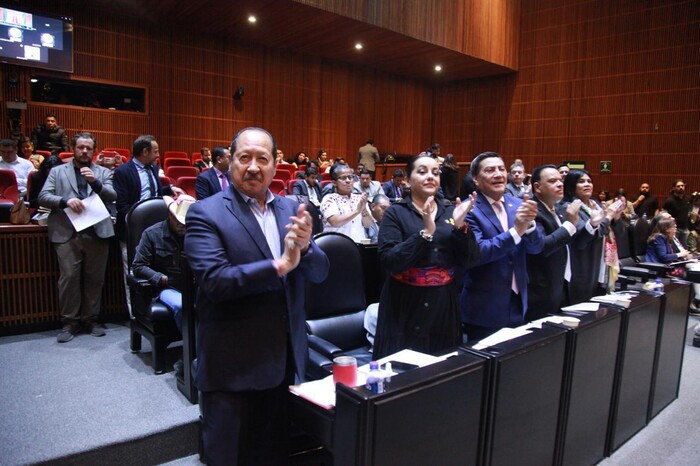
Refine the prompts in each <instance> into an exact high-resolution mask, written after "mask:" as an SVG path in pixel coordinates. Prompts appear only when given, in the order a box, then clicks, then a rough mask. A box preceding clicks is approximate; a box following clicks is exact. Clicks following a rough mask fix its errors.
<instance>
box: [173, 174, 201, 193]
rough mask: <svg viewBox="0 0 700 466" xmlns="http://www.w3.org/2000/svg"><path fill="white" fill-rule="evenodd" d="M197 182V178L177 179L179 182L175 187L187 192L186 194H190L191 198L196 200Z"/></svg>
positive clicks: (183, 177) (182, 177) (185, 177)
mask: <svg viewBox="0 0 700 466" xmlns="http://www.w3.org/2000/svg"><path fill="white" fill-rule="evenodd" d="M196 182H197V177H196V176H181V177H180V178H178V179H177V182H175V185H176V186H177V187H178V188H180V189H182V190H183V191H185V194H189V195H190V196H192V197H194V198H196V197H197V193H196V191H195V190H194V185H195V183H196Z"/></svg>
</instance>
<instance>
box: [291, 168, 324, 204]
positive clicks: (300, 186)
mask: <svg viewBox="0 0 700 466" xmlns="http://www.w3.org/2000/svg"><path fill="white" fill-rule="evenodd" d="M317 178H318V172H317V171H316V169H314V168H307V169H306V170H304V179H303V180H298V181H295V182H294V186H293V187H292V194H297V195H301V196H306V197H308V198H309V202H311V203H312V204H313V205H315V206H320V205H321V187H320V186H319V185H318V179H317Z"/></svg>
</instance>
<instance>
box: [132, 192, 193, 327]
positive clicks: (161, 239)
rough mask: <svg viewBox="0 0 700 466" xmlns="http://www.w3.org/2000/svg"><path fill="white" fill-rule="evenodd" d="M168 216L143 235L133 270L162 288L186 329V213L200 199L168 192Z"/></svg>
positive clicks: (160, 295)
mask: <svg viewBox="0 0 700 466" xmlns="http://www.w3.org/2000/svg"><path fill="white" fill-rule="evenodd" d="M163 201H165V204H166V205H167V206H168V218H167V220H163V221H162V222H158V223H156V224H154V225H151V226H150V227H148V228H147V229H146V230H145V231H144V232H143V236H141V241H139V244H138V246H136V254H135V255H134V262H133V263H132V265H131V271H132V272H133V274H134V276H135V277H136V278H142V279H145V280H148V283H149V284H150V285H151V286H153V287H155V288H157V289H159V290H162V291H161V292H160V293H158V300H159V301H160V302H162V303H163V304H165V306H166V307H167V308H168V309H169V310H170V312H171V313H172V315H173V318H174V319H175V325H176V326H177V328H178V330H180V331H182V294H181V292H182V287H183V283H182V267H181V265H180V256H181V253H182V249H183V246H184V244H183V242H184V239H185V215H186V214H187V210H188V209H189V207H190V206H191V205H192V204H194V203H195V202H197V200H196V199H195V198H193V197H192V196H188V195H187V194H181V195H179V196H178V197H177V200H176V199H173V198H172V197H169V196H164V197H163Z"/></svg>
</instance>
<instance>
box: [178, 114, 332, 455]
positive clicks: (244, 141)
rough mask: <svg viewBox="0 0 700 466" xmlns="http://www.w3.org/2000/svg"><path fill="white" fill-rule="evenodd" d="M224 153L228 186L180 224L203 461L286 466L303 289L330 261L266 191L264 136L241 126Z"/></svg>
mask: <svg viewBox="0 0 700 466" xmlns="http://www.w3.org/2000/svg"><path fill="white" fill-rule="evenodd" d="M231 152H232V157H231V170H230V172H231V179H232V181H233V182H232V185H231V187H230V188H229V189H228V190H227V191H224V192H220V193H217V194H215V195H214V196H211V197H208V198H207V199H205V200H203V201H199V202H197V203H196V204H195V205H193V206H192V207H190V209H189V211H188V213H187V219H186V220H187V232H186V234H185V235H186V236H185V251H186V253H187V256H188V257H189V261H190V266H191V268H192V271H193V273H194V276H195V278H196V280H197V283H198V285H199V292H198V294H197V315H198V326H197V359H198V367H197V374H196V376H195V383H196V385H197V388H198V389H199V391H200V392H201V397H200V407H201V409H202V415H203V424H202V434H203V442H204V455H205V458H206V460H207V462H208V464H287V460H288V457H287V441H288V424H289V418H288V414H287V396H288V385H289V384H291V383H294V375H295V373H296V375H297V376H298V377H302V376H303V374H304V371H305V363H306V359H307V357H308V353H307V352H308V348H307V340H306V330H305V316H304V309H303V302H304V282H305V281H306V280H309V281H311V282H314V283H319V282H321V281H323V280H324V279H325V278H326V276H327V273H328V267H329V263H328V258H327V257H326V255H325V254H324V253H323V251H321V250H320V249H319V248H318V247H317V246H316V244H315V243H314V242H313V241H312V239H311V231H312V228H311V217H310V215H309V214H308V213H307V212H306V210H305V208H304V206H303V205H299V204H297V203H296V202H295V201H293V200H292V199H290V198H285V197H280V196H276V195H273V194H272V193H271V192H270V191H269V189H268V188H269V186H270V183H271V181H272V178H273V177H274V173H275V155H274V154H275V153H276V147H275V142H274V139H273V138H272V136H271V135H270V133H268V132H267V131H265V130H263V129H260V128H246V129H243V130H241V131H240V132H239V133H238V134H237V135H236V136H235V137H234V139H233V141H232V142H231Z"/></svg>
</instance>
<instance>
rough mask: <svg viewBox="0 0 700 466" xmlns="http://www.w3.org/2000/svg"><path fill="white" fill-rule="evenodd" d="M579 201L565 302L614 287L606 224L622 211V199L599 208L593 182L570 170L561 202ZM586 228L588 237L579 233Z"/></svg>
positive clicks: (612, 246) (614, 261)
mask: <svg viewBox="0 0 700 466" xmlns="http://www.w3.org/2000/svg"><path fill="white" fill-rule="evenodd" d="M577 199H579V200H580V201H581V210H580V211H579V219H580V220H579V225H580V226H579V227H577V229H579V232H577V233H576V235H575V236H574V241H573V244H572V247H571V248H570V251H571V281H570V282H569V288H568V289H569V302H570V303H571V304H576V303H580V302H584V301H588V300H589V299H590V298H591V297H592V296H597V295H600V294H603V293H604V292H605V290H606V289H610V287H612V286H614V283H615V281H616V280H617V272H619V270H620V267H619V264H618V256H617V243H616V242H615V234H614V233H613V231H612V229H611V228H610V222H612V221H613V220H616V219H619V218H620V215H621V214H622V211H623V210H624V208H625V201H624V199H620V200H616V201H615V202H613V203H612V204H610V205H601V204H600V203H598V202H597V201H596V200H595V199H594V198H593V181H592V180H591V175H590V173H588V172H587V171H586V170H578V169H572V170H571V171H569V174H568V175H567V176H566V178H565V179H564V201H565V203H566V204H567V205H568V203H571V202H574V201H575V200H577ZM582 228H586V229H587V231H588V234H585V233H583V232H581V231H580V230H581V229H582Z"/></svg>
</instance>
